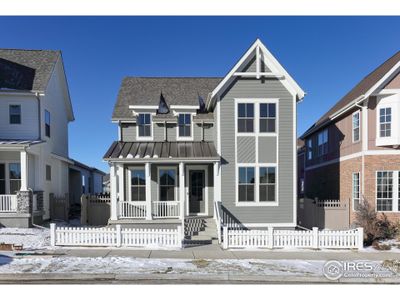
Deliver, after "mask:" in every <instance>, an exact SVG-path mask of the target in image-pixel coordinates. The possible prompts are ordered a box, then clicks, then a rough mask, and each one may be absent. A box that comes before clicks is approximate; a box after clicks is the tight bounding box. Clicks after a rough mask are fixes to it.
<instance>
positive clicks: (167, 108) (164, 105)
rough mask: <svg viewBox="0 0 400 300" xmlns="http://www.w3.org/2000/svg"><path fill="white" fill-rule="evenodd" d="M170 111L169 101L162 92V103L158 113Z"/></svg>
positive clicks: (159, 105)
mask: <svg viewBox="0 0 400 300" xmlns="http://www.w3.org/2000/svg"><path fill="white" fill-rule="evenodd" d="M167 113H169V107H168V105H167V101H165V98H164V95H163V94H162V93H161V94H160V103H159V104H158V109H157V114H167Z"/></svg>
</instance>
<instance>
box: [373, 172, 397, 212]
mask: <svg viewBox="0 0 400 300" xmlns="http://www.w3.org/2000/svg"><path fill="white" fill-rule="evenodd" d="M376 205H377V210H378V211H391V210H392V205H393V172H391V171H379V172H377V173H376Z"/></svg>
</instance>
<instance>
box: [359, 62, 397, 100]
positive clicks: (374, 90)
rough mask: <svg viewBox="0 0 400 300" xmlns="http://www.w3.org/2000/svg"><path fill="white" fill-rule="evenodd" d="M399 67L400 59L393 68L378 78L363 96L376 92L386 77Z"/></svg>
mask: <svg viewBox="0 0 400 300" xmlns="http://www.w3.org/2000/svg"><path fill="white" fill-rule="evenodd" d="M399 69H400V61H399V62H398V63H397V64H395V65H394V66H393V68H391V69H390V71H389V72H387V73H386V74H385V75H384V76H383V77H382V78H381V80H379V81H378V82H377V83H375V85H373V86H372V88H370V89H369V90H368V91H367V92H366V93H365V96H366V97H369V96H371V94H372V93H374V92H376V90H377V89H379V88H380V87H381V86H382V85H383V84H385V83H386V82H387V81H388V79H390V77H391V76H392V75H393V74H394V73H395V72H397V71H398V70H399Z"/></svg>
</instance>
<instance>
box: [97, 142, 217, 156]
mask: <svg viewBox="0 0 400 300" xmlns="http://www.w3.org/2000/svg"><path fill="white" fill-rule="evenodd" d="M143 158H149V159H150V158H151V159H183V160H184V159H199V160H201V159H219V156H218V153H217V151H216V149H215V146H214V143H212V142H114V143H113V144H112V145H111V146H110V148H109V149H108V151H107V153H106V154H105V155H104V159H138V160H140V159H143Z"/></svg>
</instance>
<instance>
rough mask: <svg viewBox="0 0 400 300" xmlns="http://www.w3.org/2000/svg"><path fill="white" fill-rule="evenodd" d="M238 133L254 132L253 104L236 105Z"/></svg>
mask: <svg viewBox="0 0 400 300" xmlns="http://www.w3.org/2000/svg"><path fill="white" fill-rule="evenodd" d="M237 130H238V132H254V103H239V104H238V128H237Z"/></svg>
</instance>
